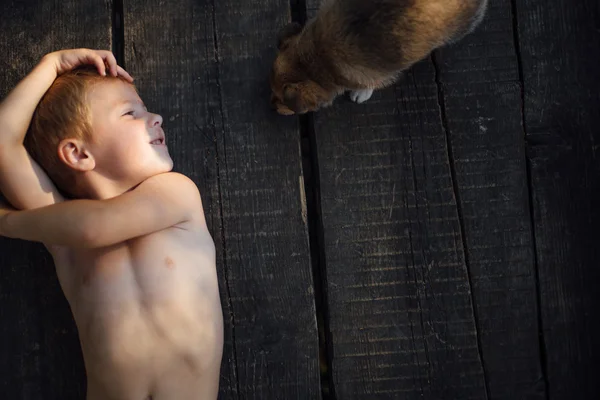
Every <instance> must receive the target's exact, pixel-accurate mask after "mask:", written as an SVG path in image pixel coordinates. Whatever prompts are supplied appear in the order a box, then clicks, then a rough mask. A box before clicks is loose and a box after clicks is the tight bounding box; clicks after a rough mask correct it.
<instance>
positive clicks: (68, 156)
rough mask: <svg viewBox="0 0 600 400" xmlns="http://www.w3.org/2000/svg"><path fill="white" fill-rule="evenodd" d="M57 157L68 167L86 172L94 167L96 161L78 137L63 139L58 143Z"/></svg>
mask: <svg viewBox="0 0 600 400" xmlns="http://www.w3.org/2000/svg"><path fill="white" fill-rule="evenodd" d="M58 157H59V158H60V160H61V161H62V162H64V163H65V164H66V165H67V166H68V167H70V168H73V169H74V170H77V171H81V172H87V171H91V170H93V169H94V168H95V167H96V161H95V160H94V157H93V156H92V153H90V151H89V149H88V148H87V147H86V146H85V143H83V141H81V140H78V139H64V140H62V141H61V142H60V143H59V145H58Z"/></svg>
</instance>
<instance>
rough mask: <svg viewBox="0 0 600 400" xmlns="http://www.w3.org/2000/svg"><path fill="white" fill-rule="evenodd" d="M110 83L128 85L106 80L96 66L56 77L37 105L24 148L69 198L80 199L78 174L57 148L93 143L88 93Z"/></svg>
mask: <svg viewBox="0 0 600 400" xmlns="http://www.w3.org/2000/svg"><path fill="white" fill-rule="evenodd" d="M107 79H109V80H114V79H121V80H123V81H124V82H127V81H125V80H124V79H123V78H121V77H116V78H115V77H112V76H110V75H107V76H106V77H103V76H101V75H100V74H99V73H98V71H97V69H96V67H95V66H89V65H86V66H82V67H79V68H76V69H74V70H72V71H69V72H66V73H64V74H62V75H60V76H59V77H57V78H56V80H55V81H54V82H53V84H52V86H51V87H50V88H49V89H48V91H47V92H46V93H45V94H44V96H43V97H42V99H41V100H40V102H39V104H38V105H37V107H36V109H35V112H34V113H33V117H32V120H31V124H30V126H29V131H28V132H27V135H26V136H25V141H24V145H25V148H26V149H27V151H28V152H29V154H30V155H31V157H32V158H33V159H34V160H35V161H36V162H37V163H38V164H39V165H40V166H41V167H42V168H43V169H44V171H45V172H46V173H47V174H48V176H49V177H50V179H52V181H53V182H54V184H55V185H56V186H57V187H58V189H59V190H60V191H61V192H63V194H65V195H67V196H70V197H81V193H79V190H78V188H77V187H76V174H77V171H75V170H73V169H72V168H70V167H69V166H67V165H66V164H65V163H64V162H62V160H61V159H60V158H59V156H58V145H59V144H60V142H61V141H63V140H64V139H78V140H82V141H84V142H90V141H92V140H93V137H92V127H91V123H90V104H89V100H88V93H89V92H90V89H91V88H92V87H93V86H94V85H96V84H98V83H100V82H107ZM127 83H129V82H127Z"/></svg>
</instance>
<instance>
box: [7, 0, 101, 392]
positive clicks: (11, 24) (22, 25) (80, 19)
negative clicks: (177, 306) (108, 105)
mask: <svg viewBox="0 0 600 400" xmlns="http://www.w3.org/2000/svg"><path fill="white" fill-rule="evenodd" d="M0 15H2V17H1V18H0V53H1V54H2V57H0V70H1V71H2V73H1V74H0V96H1V97H2V98H4V96H6V94H7V93H8V91H9V90H11V89H12V87H13V86H14V85H15V84H16V83H17V82H18V81H19V80H20V79H21V78H23V76H24V75H25V74H27V73H28V72H29V71H30V70H31V68H33V66H34V65H35V64H37V63H38V61H39V60H40V58H41V57H42V56H43V55H44V54H46V53H48V52H51V51H54V50H58V49H60V48H65V47H81V46H87V47H97V48H110V45H111V14H110V10H109V9H108V8H107V6H106V4H105V3H104V2H85V3H84V2H80V1H75V0H67V1H62V0H60V1H59V0H57V1H43V2H42V1H38V0H25V1H3V2H1V3H0ZM84 390H85V375H84V369H83V360H82V358H81V351H80V348H79V341H78V336H77V331H76V328H75V323H74V322H73V319H72V317H71V312H70V309H69V306H68V303H67V301H66V300H65V298H64V296H63V295H62V293H61V290H60V287H59V284H58V280H57V278H56V274H55V272H54V266H53V263H52V259H51V258H50V256H49V255H48V253H47V252H46V250H45V249H44V248H43V246H41V245H38V244H32V243H26V242H22V241H10V240H6V239H4V238H0V392H1V393H2V397H4V398H7V399H25V400H30V399H31V400H33V399H75V398H82V396H83V394H84Z"/></svg>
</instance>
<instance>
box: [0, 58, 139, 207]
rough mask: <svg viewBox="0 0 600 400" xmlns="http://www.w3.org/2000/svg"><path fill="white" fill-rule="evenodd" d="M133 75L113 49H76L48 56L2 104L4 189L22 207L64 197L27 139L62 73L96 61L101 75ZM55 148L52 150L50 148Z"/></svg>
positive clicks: (0, 172)
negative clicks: (30, 150) (26, 144)
mask: <svg viewBox="0 0 600 400" xmlns="http://www.w3.org/2000/svg"><path fill="white" fill-rule="evenodd" d="M105 63H106V65H108V69H109V70H110V72H111V73H112V74H113V75H115V76H116V75H117V74H120V75H123V76H125V77H126V78H127V79H131V77H130V76H129V75H128V74H127V73H126V72H125V71H124V70H122V69H121V68H120V67H118V66H117V64H116V60H115V59H114V56H113V55H112V53H110V52H109V51H102V50H89V49H76V50H62V51H58V52H54V53H50V54H47V55H45V56H44V57H43V58H42V60H41V61H40V63H39V64H38V65H37V66H36V67H35V68H34V69H33V70H32V71H31V72H30V73H29V74H28V75H27V76H26V77H25V78H24V79H23V80H22V81H21V82H19V84H18V85H17V86H16V87H15V88H14V89H13V90H12V91H11V92H10V93H9V95H8V96H7V97H6V98H5V99H4V101H3V102H2V103H0V192H2V193H3V194H4V196H5V197H6V199H7V200H8V201H9V202H10V203H11V204H12V205H13V206H15V207H16V208H18V209H29V208H36V207H42V206H45V205H49V204H54V203H57V202H60V201H62V200H63V198H62V196H61V195H60V193H59V192H58V190H57V189H56V187H55V186H54V184H53V183H52V181H51V180H50V179H49V178H48V176H47V175H46V173H45V172H44V171H43V170H42V168H41V167H40V166H39V165H37V163H36V162H35V161H34V160H33V159H32V158H31V157H30V156H29V154H27V151H26V150H25V147H24V146H23V141H24V139H25V134H26V133H27V129H28V127H29V124H30V122H31V118H32V117H33V112H34V111H35V108H36V107H37V104H38V103H39V101H40V99H41V98H42V96H43V95H44V93H46V91H47V90H48V88H50V86H51V85H52V82H54V80H55V79H56V77H57V76H58V75H60V74H61V73H63V72H66V71H68V70H71V69H73V68H75V67H77V66H79V65H82V64H95V65H96V66H97V68H98V71H99V73H100V74H105V72H106V70H107V67H106V65H105ZM48 151H52V149H48Z"/></svg>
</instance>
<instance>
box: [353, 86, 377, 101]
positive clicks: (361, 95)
mask: <svg viewBox="0 0 600 400" xmlns="http://www.w3.org/2000/svg"><path fill="white" fill-rule="evenodd" d="M372 95H373V89H361V90H353V91H351V92H350V100H352V101H353V102H355V103H358V104H360V103H364V102H365V101H367V100H369V99H370V98H371V96H372Z"/></svg>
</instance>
